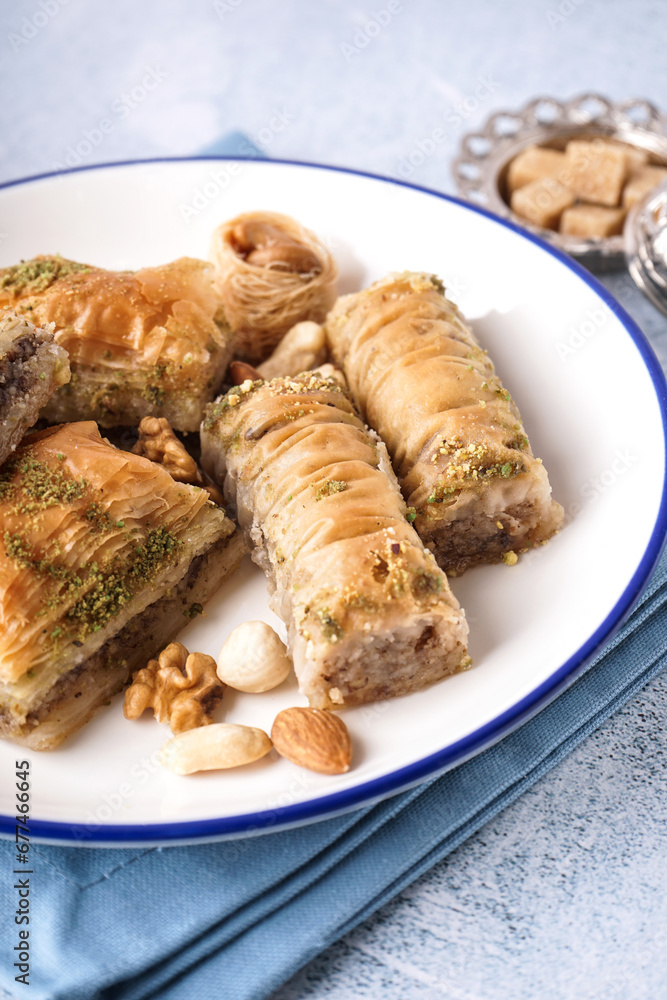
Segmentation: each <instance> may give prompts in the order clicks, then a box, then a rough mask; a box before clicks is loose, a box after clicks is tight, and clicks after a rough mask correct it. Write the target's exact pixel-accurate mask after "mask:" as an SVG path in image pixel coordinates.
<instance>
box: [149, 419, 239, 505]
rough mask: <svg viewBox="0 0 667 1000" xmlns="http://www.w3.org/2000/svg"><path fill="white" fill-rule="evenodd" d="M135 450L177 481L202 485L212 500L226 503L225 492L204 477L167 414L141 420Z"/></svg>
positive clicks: (219, 503) (218, 503)
mask: <svg viewBox="0 0 667 1000" xmlns="http://www.w3.org/2000/svg"><path fill="white" fill-rule="evenodd" d="M132 451H133V453H134V454H135V455H141V456H143V457H144V458H148V459H150V461H151V462H155V463H156V465H161V466H162V467H163V469H166V470H167V472H168V473H169V475H170V476H171V477H172V479H175V480H176V482H178V483H189V484H190V485H191V486H200V487H201V488H202V489H204V490H206V492H207V493H208V495H209V496H210V498H211V500H212V501H213V503H217V505H218V506H219V507H223V506H224V503H225V501H224V497H223V496H222V493H221V492H220V490H219V489H218V488H217V487H216V486H214V485H213V484H212V483H209V482H207V481H206V480H205V479H204V477H203V476H202V474H201V472H200V470H199V468H198V467H197V463H196V462H195V460H194V458H192V456H191V455H189V454H188V453H187V451H186V449H185V445H184V444H183V443H182V442H181V441H179V440H178V438H177V437H176V435H175V434H174V432H173V430H172V429H171V425H170V423H169V421H168V420H167V419H166V418H165V417H144V418H143V420H142V421H141V423H140V424H139V440H138V441H137V443H136V444H135V446H134V448H133V449H132Z"/></svg>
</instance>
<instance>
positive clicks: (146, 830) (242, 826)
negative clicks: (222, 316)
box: [0, 155, 667, 847]
mask: <svg viewBox="0 0 667 1000" xmlns="http://www.w3.org/2000/svg"><path fill="white" fill-rule="evenodd" d="M221 160H222V161H230V160H237V161H239V162H245V163H249V162H250V163H261V164H263V165H266V167H267V168H268V169H271V167H272V165H283V166H291V167H304V168H307V169H310V170H322V171H328V172H334V173H343V174H348V175H351V176H355V177H364V178H367V179H369V180H373V181H379V182H380V183H383V184H393V185H395V186H396V187H403V188H408V189H409V190H412V191H419V192H421V193H422V194H426V195H430V196H431V197H433V198H438V199H439V200H441V201H448V202H451V203H453V204H455V205H459V206H460V207H461V208H464V209H465V210H467V211H470V212H475V213H477V214H478V215H482V216H484V217H485V218H487V219H490V220H491V221H492V222H495V223H496V224H497V225H500V226H504V227H505V228H506V229H509V230H511V231H512V232H514V233H516V234H517V235H518V236H520V237H522V238H523V239H525V240H528V241H529V242H531V243H534V244H535V245H536V246H538V247H539V248H540V249H541V250H543V251H544V252H545V253H548V254H550V255H551V256H552V257H555V258H556V260H558V261H560V263H561V264H563V265H564V266H565V267H566V268H568V269H569V270H570V271H572V272H574V274H576V275H577V276H578V277H579V278H580V279H581V280H582V281H583V282H584V283H585V284H587V285H588V286H589V287H590V288H591V289H592V290H593V291H594V292H595V294H596V295H597V296H598V297H599V298H600V299H602V301H603V302H604V303H605V305H607V306H608V307H609V309H611V311H612V312H613V313H614V314H615V315H616V316H617V317H618V319H619V321H620V322H621V324H622V325H623V327H624V328H625V330H626V332H627V333H628V334H629V336H630V338H631V339H632V341H633V342H634V344H635V346H636V348H637V350H638V351H639V354H640V355H641V358H642V360H643V362H644V365H645V366H646V369H647V371H648V373H649V376H650V378H651V382H652V383H653V388H654V390H655V394H656V398H657V401H658V404H659V407H660V413H661V416H662V431H663V441H664V445H665V478H664V479H663V484H662V496H661V498H660V506H659V510H658V516H657V518H656V522H655V525H654V527H653V531H652V533H651V537H650V539H649V543H648V545H647V547H646V549H645V551H644V554H643V556H642V558H641V560H640V562H639V565H638V566H637V569H636V570H635V572H634V573H633V575H632V577H631V578H630V580H629V582H628V584H627V586H626V587H625V590H624V591H623V593H622V594H621V596H620V598H619V599H618V601H617V602H616V604H615V605H614V607H613V608H612V610H611V611H610V612H609V614H608V615H607V617H606V618H605V620H604V621H603V622H602V624H601V625H600V626H598V628H597V629H596V630H595V632H593V634H592V635H591V636H590V637H589V638H588V639H587V640H586V642H585V643H584V644H583V645H582V646H581V647H580V648H579V649H578V650H577V652H576V653H574V654H573V655H572V656H571V657H569V658H568V659H567V660H566V661H565V663H563V664H562V665H561V666H560V667H559V668H558V670H556V671H554V673H552V674H551V675H550V676H549V677H548V678H547V679H546V680H545V681H543V682H542V683H541V684H539V685H538V686H537V687H536V688H534V689H533V691H531V693H530V694H529V695H526V696H525V697H524V698H522V699H520V700H519V701H518V702H516V703H515V704H514V705H513V706H512V707H511V708H510V709H507V710H506V711H505V712H502V713H501V714H500V715H498V716H496V717H495V718H494V719H492V720H491V721H490V722H487V723H485V725H483V726H481V727H480V728H479V729H476V730H474V732H472V733H469V734H468V735H467V736H466V737H464V738H463V739H461V740H457V741H456V742H455V743H452V744H450V745H449V746H447V747H445V748H443V749H442V750H439V751H437V752H436V753H433V754H429V756H428V757H424V758H422V759H421V760H419V761H415V762H414V763H412V764H409V765H406V766H405V767H402V768H399V769H398V770H396V771H392V772H391V773H390V774H387V775H384V776H383V777H381V778H375V779H373V780H372V781H367V782H364V783H363V784H361V785H357V786H355V787H354V788H351V789H346V790H344V791H341V792H334V793H332V794H331V795H323V796H320V797H318V798H316V799H313V800H311V801H308V802H301V803H294V804H292V805H289V806H280V807H277V808H275V809H269V810H262V811H261V812H254V813H243V814H240V815H237V816H222V817H218V818H213V819H206V820H190V821H186V822H170V823H140V824H122V825H121V824H113V825H110V826H102V825H100V827H99V829H98V830H91V829H90V827H89V826H87V825H84V824H77V823H64V822H60V821H57V822H56V821H52V820H31V821H30V836H31V838H32V839H34V840H35V841H37V840H42V841H49V842H51V843H59V844H61V845H65V844H69V845H72V846H77V845H78V846H84V845H85V846H91V847H95V846H97V847H105V846H107V847H120V846H128V845H135V844H136V845H141V844H144V845H145V844H163V845H164V844H177V843H181V844H183V843H198V842H205V841H210V840H222V839H225V838H228V837H229V838H231V837H243V836H250V835H255V834H262V833H270V832H274V831H278V830H283V829H285V828H288V827H293V826H299V825H301V824H304V823H309V822H315V821H318V820H324V819H330V818H332V817H334V816H336V815H339V814H341V813H344V812H348V811H350V810H352V809H354V808H361V807H362V806H368V805H371V804H372V803H374V802H377V801H379V800H381V799H384V798H388V797H389V796H391V795H395V794H397V793H398V792H401V791H404V790H406V789H407V788H410V787H411V786H414V785H416V784H418V783H419V782H421V781H424V780H426V779H427V778H428V779H431V778H435V777H437V776H438V775H440V774H443V773H444V772H445V771H448V770H449V769H450V768H452V767H454V766H455V765H457V764H461V763H463V762H464V761H465V760H468V759H469V758H470V757H472V756H474V755H475V754H477V753H480V752H481V751H482V750H485V749H486V748H487V747H489V746H491V745H492V744H493V743H495V742H497V741H498V740H499V739H502V737H503V736H506V735H507V734H508V733H509V732H511V731H512V730H514V729H516V728H517V727H518V726H520V725H521V724H522V723H524V722H526V721H527V720H528V719H529V718H531V717H532V716H534V715H536V714H537V712H539V711H540V710H541V709H542V708H544V707H545V706H546V705H547V704H548V703H549V702H550V701H552V700H553V699H554V698H555V697H557V695H558V694H560V693H561V691H563V690H564V689H565V688H566V687H569V685H570V684H571V683H572V682H573V681H575V680H576V678H577V677H578V676H579V675H580V674H581V673H582V672H583V671H584V670H585V668H586V667H587V665H588V664H589V663H590V661H591V660H592V659H593V658H594V656H595V655H596V654H597V653H598V652H599V651H600V650H601V649H602V648H603V646H604V645H605V644H606V643H607V642H608V641H609V640H610V639H611V638H612V636H613V635H614V634H615V633H616V632H617V631H618V629H619V628H620V627H621V625H622V624H623V622H624V621H625V620H626V618H627V617H628V615H629V614H630V613H631V611H632V609H633V607H634V605H635V604H636V602H637V600H638V598H639V596H640V595H641V593H642V590H643V589H644V586H645V584H646V583H647V582H648V580H649V578H650V576H651V574H652V572H653V569H654V568H655V566H656V564H657V562H658V559H659V558H660V555H661V553H662V550H663V548H664V546H665V541H666V538H667V381H666V380H665V375H664V373H663V371H662V368H661V367H660V364H659V362H658V360H657V358H656V356H655V354H654V352H653V349H652V347H651V345H650V344H649V342H648V340H647V339H646V337H645V336H644V334H643V333H642V331H641V330H640V328H639V327H638V326H637V324H636V323H635V321H634V320H633V319H632V317H631V316H630V315H629V314H628V313H627V312H626V311H625V309H624V308H623V306H621V304H620V303H619V302H618V301H617V300H616V299H615V298H614V297H613V295H611V294H610V293H609V292H608V291H607V289H606V288H605V287H604V285H602V284H601V283H600V282H599V281H598V280H597V279H596V278H595V277H594V276H593V275H592V274H591V273H590V272H589V271H587V270H586V269H585V268H584V267H583V266H582V265H581V264H579V263H577V261H575V260H574V259H573V258H571V257H569V256H568V255H567V254H565V253H564V252H563V251H562V250H559V249H558V248H557V247H555V246H552V245H551V244H549V243H547V242H546V241H545V240H542V239H541V238H540V237H539V236H536V235H535V234H534V233H530V232H528V231H527V230H524V229H522V228H521V227H520V226H518V225H516V224H515V223H514V222H511V221H510V220H509V219H504V218H501V217H500V216H498V215H495V214H494V213H493V212H490V211H489V210H488V209H486V208H482V207H481V206H480V205H475V204H473V203H471V202H467V201H464V200H463V199H462V198H457V197H455V196H453V195H448V194H443V193H442V192H441V191H434V190H432V189H431V188H427V187H422V186H420V185H418V184H410V183H408V182H407V181H402V180H397V179H396V178H393V177H384V176H382V175H381V174H373V173H370V172H368V171H364V170H355V169H351V168H349V167H338V166H329V165H327V164H322V163H309V162H307V161H303V160H278V159H271V160H268V159H263V158H260V157H248V156H226V155H215V156H173V157H153V158H150V159H146V160H122V161H119V162H117V163H96V164H87V165H85V166H81V167H73V168H71V169H68V170H58V171H52V172H49V173H44V174H36V175H34V176H32V177H25V178H19V179H17V180H12V181H6V182H4V183H2V184H0V190H3V189H4V188H9V187H15V186H17V185H24V184H31V183H33V182H34V181H40V180H48V179H52V178H55V177H62V176H65V175H69V174H76V173H83V172H84V171H91V170H100V171H101V170H109V169H112V170H114V169H118V168H120V167H137V166H146V165H149V164H154V163H198V162H199V163H205V162H218V161H221ZM15 828H16V823H15V820H14V818H13V817H11V816H6V815H0V836H8V835H11V836H13V835H14V833H15Z"/></svg>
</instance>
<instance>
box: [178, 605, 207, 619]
mask: <svg viewBox="0 0 667 1000" xmlns="http://www.w3.org/2000/svg"><path fill="white" fill-rule="evenodd" d="M183 614H184V615H185V617H186V618H196V617H197V615H203V614H204V608H203V605H201V604H199V603H197V602H195V603H194V604H191V605H190V607H189V608H186V609H185V611H184V612H183Z"/></svg>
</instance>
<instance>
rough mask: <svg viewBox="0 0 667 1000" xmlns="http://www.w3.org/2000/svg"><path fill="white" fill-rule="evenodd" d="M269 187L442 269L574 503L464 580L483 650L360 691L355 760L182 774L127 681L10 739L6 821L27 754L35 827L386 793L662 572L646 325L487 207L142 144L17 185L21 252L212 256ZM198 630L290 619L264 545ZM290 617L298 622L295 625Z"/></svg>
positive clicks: (122, 827)
mask: <svg viewBox="0 0 667 1000" xmlns="http://www.w3.org/2000/svg"><path fill="white" fill-rule="evenodd" d="M249 209H271V210H275V211H278V212H285V213H288V214H290V215H294V216H295V217H296V218H298V219H299V220H300V221H302V222H303V223H304V224H305V225H306V226H308V227H310V228H312V229H314V230H316V231H317V232H318V233H319V234H320V235H321V236H322V237H323V238H324V239H325V240H326V241H327V243H328V244H329V246H330V247H331V249H332V251H333V252H334V254H335V256H336V258H337V260H338V263H339V266H340V270H341V276H342V287H343V290H345V291H349V290H353V289H358V288H361V287H362V286H364V285H366V284H368V283H369V282H371V281H374V280H375V279H377V278H380V277H382V276H383V275H385V274H386V273H387V272H389V271H401V270H404V269H410V270H426V271H430V272H434V273H436V274H438V275H439V276H440V277H441V278H442V279H443V280H444V282H445V284H446V286H447V287H448V289H449V291H450V294H451V295H452V297H453V298H454V299H455V300H456V301H457V302H458V304H459V305H460V306H461V308H462V309H463V311H464V313H465V314H466V315H467V316H468V317H470V319H471V320H472V321H473V324H474V327H475V330H476V332H477V334H478V336H479V339H480V340H481V341H482V343H483V345H484V346H485V347H486V348H488V350H489V353H490V355H491V357H492V358H493V359H494V361H495V362H496V365H497V368H498V371H499V373H500V376H501V378H502V379H503V380H504V382H505V384H506V386H507V387H508V388H509V390H510V391H511V393H512V395H513V397H514V398H515V399H516V401H517V403H518V405H519V408H520V410H521V412H522V415H523V418H524V421H525V425H526V428H527V430H528V433H529V435H530V438H531V442H532V444H533V448H534V450H535V452H536V454H538V455H540V456H541V457H542V458H543V460H544V462H545V464H546V467H547V469H548V471H549V474H550V477H551V482H552V485H553V490H554V495H555V497H556V498H557V499H558V500H559V501H560V502H561V503H562V504H563V505H564V507H565V509H566V512H567V518H566V526H565V528H564V529H563V531H562V532H561V533H560V534H559V535H558V536H557V537H556V538H555V539H553V540H552V541H551V542H549V544H548V545H546V546H544V547H543V548H540V549H538V550H535V551H534V552H531V553H529V554H526V555H524V556H522V557H521V558H520V560H519V563H518V565H516V566H514V567H511V568H510V567H507V566H504V565H500V566H490V567H484V568H479V569H474V570H471V571H470V572H468V573H467V574H465V576H463V577H462V578H461V579H456V580H454V581H453V589H454V591H455V593H456V595H457V596H458V597H459V599H460V600H461V602H462V604H463V605H464V607H465V609H466V612H467V616H468V620H469V622H470V633H471V635H470V653H471V655H472V657H473V659H474V667H473V669H472V670H470V671H469V672H467V673H465V674H461V675H459V676H457V677H454V678H451V679H449V680H446V681H443V682H442V683H440V684H439V685H437V686H436V687H434V688H431V689H430V690H428V691H425V692H422V693H419V694H414V695H410V696H409V697H405V698H398V699H395V700H393V701H391V702H384V703H381V704H377V705H372V706H369V707H367V708H359V709H354V710H349V711H346V712H345V721H346V722H347V724H348V727H349V729H350V731H351V734H352V738H353V741H354V746H355V759H354V766H353V768H352V770H351V771H350V772H349V773H348V774H345V775H341V776H336V777H328V776H322V775H317V774H314V773H311V772H309V771H305V770H302V769H300V768H298V767H296V766H294V765H293V764H291V763H289V762H288V761H286V760H283V759H277V758H276V757H275V756H274V754H273V753H272V754H271V755H270V756H269V757H268V758H265V759H264V760H262V761H259V762H257V763H256V764H253V765H250V766H248V767H245V768H241V769H239V770H237V771H234V772H221V773H217V774H216V773H207V774H200V775H196V776H192V777H187V778H185V777H177V776H175V775H173V774H171V773H169V772H167V771H166V770H163V769H162V768H161V767H160V766H159V765H158V764H157V761H156V758H157V752H158V750H159V748H160V746H161V745H162V743H163V742H164V741H165V740H166V739H167V738H168V737H169V735H170V733H169V730H168V729H167V728H166V727H164V726H158V724H157V723H155V722H154V721H153V719H152V718H149V717H148V716H149V714H150V713H147V716H146V718H144V719H142V720H140V721H138V722H127V721H126V720H125V719H124V718H123V714H122V711H121V700H120V697H118V698H116V699H115V700H114V701H113V703H112V704H111V706H110V707H109V708H106V709H103V710H102V711H101V712H100V714H99V715H98V717H97V718H96V719H95V720H94V721H93V722H92V723H89V724H88V725H87V726H85V727H84V729H83V730H81V731H80V732H79V733H78V734H77V735H76V736H74V737H73V738H72V739H70V740H69V741H68V742H67V743H66V745H65V746H63V747H62V748H61V749H58V750H56V751H53V752H51V753H44V754H36V753H27V754H26V753H25V752H24V751H22V750H21V749H19V748H16V747H14V746H12V745H11V744H8V743H4V744H3V745H2V746H1V747H0V758H1V759H0V771H1V773H2V774H3V775H5V780H3V784H2V788H3V789H4V791H2V793H0V812H1V813H3V814H5V818H4V819H3V820H2V824H3V825H2V830H3V831H4V832H7V833H13V830H14V824H13V816H14V811H13V810H14V796H13V789H12V783H11V781H8V780H7V779H6V776H7V775H10V774H11V772H12V768H13V765H14V761H15V759H22V758H24V757H26V756H27V757H29V758H30V760H31V774H32V788H31V797H32V798H31V801H32V810H31V812H32V835H33V837H35V838H36V839H37V838H43V839H51V840H54V841H59V842H66V841H72V842H75V843H77V842H78V843H82V844H102V843H104V844H127V843H130V842H135V843H136V842H150V843H167V842H175V841H195V840H203V839H207V838H213V839H217V838H221V837H224V836H232V835H243V834H247V833H249V832H251V831H258V830H269V829H276V828H278V827H280V826H283V825H288V824H296V823H301V822H305V821H307V820H310V819H317V818H323V817H326V816H329V815H332V814H333V813H335V812H338V811H341V810H344V809H349V808H351V807H353V806H355V805H359V804H361V803H366V802H369V801H371V800H373V799H376V798H379V797H383V796H386V795H389V794H391V793H393V792H395V791H397V790H399V789H400V788H404V787H406V786H407V785H409V784H413V783H415V782H417V781H418V780H420V779H421V778H423V777H425V776H428V775H431V774H434V773H436V772H438V771H442V770H444V769H445V768H447V767H450V766H452V765H453V764H455V763H457V762H460V761H461V760H463V759H464V758H465V757H468V756H470V755H471V754H473V753H475V752H477V751H478V750H480V749H481V748H482V747H483V746H486V745H488V744H489V743H490V742H492V741H493V740H495V739H497V738H498V737H500V736H501V735H503V734H504V733H506V732H507V731H508V730H509V729H511V728H512V727H514V726H516V725H517V724H518V723H519V722H521V721H523V720H524V719H525V718H526V717H527V716H528V715H529V714H531V713H534V712H535V711H536V710H537V709H538V708H539V707H541V706H542V705H544V704H545V703H546V701H548V700H549V699H550V698H552V697H553V696H554V695H555V694H556V693H557V692H558V691H559V690H561V689H562V688H563V687H564V686H565V685H567V684H568V683H570V682H571V681H572V680H573V679H574V678H575V677H576V676H577V674H578V673H579V672H580V671H581V670H582V669H583V667H584V665H585V664H586V662H587V661H588V660H589V659H590V657H591V655H592V654H593V653H594V652H595V651H596V650H597V649H599V648H600V646H601V645H602V644H603V643H604V641H605V640H606V639H607V638H608V637H609V636H610V634H611V633H612V632H613V631H614V629H615V628H617V627H618V625H619V623H620V622H621V620H622V619H623V617H624V616H625V615H626V614H627V612H628V610H629V609H630V607H631V606H632V604H633V601H634V600H635V598H636V596H637V595H638V593H639V592H640V590H641V587H642V585H643V583H644V582H645V581H646V579H647V577H648V575H649V573H650V571H651V569H652V567H653V565H654V563H655V561H656V559H657V557H658V554H659V551H660V548H661V545H662V541H663V538H664V534H665V522H666V516H665V501H664V485H665V432H664V420H663V414H664V400H665V395H666V393H665V384H664V379H663V377H662V374H661V372H660V370H659V367H658V364H657V362H656V360H655V358H654V357H653V354H652V352H651V350H650V348H649V347H648V345H647V343H646V342H645V340H644V338H643V336H642V335H641V333H640V332H639V330H638V329H637V327H636V326H635V325H634V324H633V322H632V321H631V320H630V318H629V317H628V316H627V315H626V314H625V313H624V312H623V311H622V309H621V308H620V307H619V306H618V304H617V303H616V302H615V301H614V300H613V299H611V297H610V296H609V295H608V294H607V293H606V292H605V291H604V289H603V288H602V287H601V286H600V285H598V284H597V282H596V281H595V280H594V279H593V278H591V277H590V275H589V274H588V273H586V272H585V271H583V270H582V269H581V268H579V267H578V265H576V264H574V263H573V262H572V261H571V260H569V259H568V258H565V257H564V256H561V255H559V254H558V253H557V252H556V251H554V250H553V249H551V248H548V247H547V246H546V245H544V244H542V243H540V241H539V240H537V239H535V238H533V237H530V236H527V235H526V234H525V233H522V232H521V231H519V230H517V229H514V228H513V227H512V226H511V225H509V224H507V223H506V222H501V221H499V220H498V219H496V218H494V217H492V216H490V215H488V214H485V213H484V212H482V211H479V210H477V209H475V208H473V207H471V206H468V205H465V204H462V203H459V202H456V201H454V200H452V199H448V198H444V197H442V196H440V195H437V194H435V193H433V192H428V191H424V190H420V189H416V188H413V187H410V186H409V185H405V184H399V183H396V182H393V181H385V180H383V179H380V178H374V177H369V176H366V175H361V174H355V173H351V172H346V171H341V170H332V169H329V168H324V167H312V166H307V165H299V164H288V163H277V162H257V161H255V162H253V161H240V162H235V161H229V160H227V161H221V160H201V159H200V160H185V161H158V162H149V163H139V164H124V165H115V166H109V167H100V168H93V169H89V170H80V171H73V172H70V173H65V174H60V175H56V176H50V177H44V178H37V179H32V180H29V181H24V182H21V183H18V184H14V185H9V186H6V187H5V188H4V189H3V190H0V231H1V232H2V233H3V234H4V240H3V242H2V244H1V245H0V260H1V261H2V263H3V264H10V263H14V262H16V261H17V260H18V259H19V258H21V257H24V258H25V257H31V256H34V255H35V254H38V253H56V252H57V253H61V254H62V255H63V256H65V257H72V258H74V259H75V260H79V261H88V262H91V263H95V264H100V265H102V266H106V267H110V268H136V267H140V266H142V265H148V264H159V263H162V262H164V261H168V260H171V259H173V258H176V257H180V256H182V255H186V254H187V255H191V256H195V257H206V255H207V251H208V245H209V240H210V236H211V233H212V231H213V229H214V228H215V227H216V226H217V225H218V224H219V223H220V222H222V221H223V220H225V219H227V218H230V217H231V216H233V215H236V214H237V213H238V212H241V211H245V210H249ZM206 612H207V617H206V619H200V620H198V621H196V622H194V623H192V624H191V625H189V626H188V627H187V629H186V630H184V632H183V634H182V636H181V638H182V640H183V641H184V642H185V644H186V645H187V646H188V647H189V648H190V649H197V650H201V651H203V652H207V653H210V654H212V655H214V656H216V655H217V654H218V651H219V648H220V646H221V644H222V641H223V640H224V638H225V637H226V635H227V634H228V632H229V631H230V629H231V628H233V627H234V626H235V625H237V624H238V623H239V622H241V621H244V620H246V619H249V618H263V619H265V620H267V621H269V622H272V623H273V624H274V625H275V624H276V619H275V618H274V617H273V615H272V614H271V612H270V611H269V610H268V606H267V601H266V589H265V582H264V578H263V576H262V574H261V573H260V572H259V571H258V570H256V569H254V568H253V567H252V566H251V565H250V563H248V564H247V565H246V564H244V566H243V567H242V569H241V570H240V571H239V573H238V574H237V575H236V576H235V577H233V578H232V579H231V580H230V581H229V582H228V583H227V585H226V586H225V588H224V589H223V591H222V592H221V593H219V594H218V595H217V596H216V597H215V598H214V600H213V601H211V603H210V604H209V606H208V607H207V609H206ZM280 627H282V626H280ZM303 703H304V700H303V699H302V698H301V696H300V695H299V694H298V691H297V689H296V685H295V683H294V682H288V683H286V684H285V685H283V686H281V687H280V688H278V689H277V690H276V691H273V692H271V693H269V694H265V695H241V694H235V693H233V692H231V691H227V692H226V694H225V698H224V701H223V711H222V718H224V719H225V720H227V721H230V722H239V723H247V724H252V725H255V726H260V727H263V728H264V729H266V730H269V729H270V727H271V722H272V720H273V718H274V716H275V715H276V713H277V712H278V711H279V710H280V709H282V708H285V707H287V706H290V705H294V704H303Z"/></svg>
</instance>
